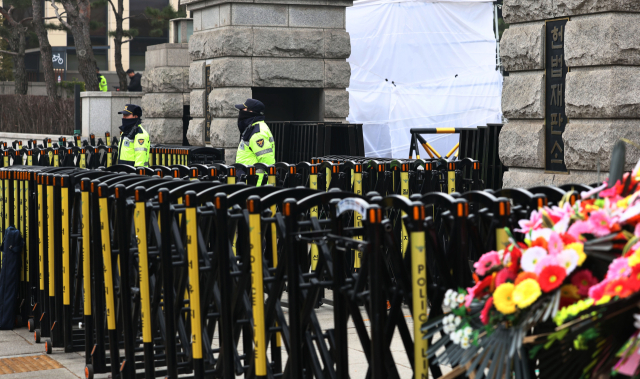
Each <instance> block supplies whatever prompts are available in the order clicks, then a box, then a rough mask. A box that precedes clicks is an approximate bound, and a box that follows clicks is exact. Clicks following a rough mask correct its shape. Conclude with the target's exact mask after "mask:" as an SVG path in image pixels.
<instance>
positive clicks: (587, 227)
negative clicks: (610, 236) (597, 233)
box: [567, 220, 593, 241]
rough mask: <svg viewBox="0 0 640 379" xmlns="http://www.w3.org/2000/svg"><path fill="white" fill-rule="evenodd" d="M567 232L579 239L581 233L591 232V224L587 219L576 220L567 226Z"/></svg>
mask: <svg viewBox="0 0 640 379" xmlns="http://www.w3.org/2000/svg"><path fill="white" fill-rule="evenodd" d="M567 233H568V234H569V235H570V236H572V237H573V238H575V239H577V240H578V241H579V240H580V235H581V234H588V233H593V224H591V223H590V222H589V221H582V220H578V221H576V222H574V223H573V225H571V226H570V227H569V230H568V231H567Z"/></svg>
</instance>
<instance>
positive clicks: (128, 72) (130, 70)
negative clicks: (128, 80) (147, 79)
mask: <svg viewBox="0 0 640 379" xmlns="http://www.w3.org/2000/svg"><path fill="white" fill-rule="evenodd" d="M134 72H135V71H133V69H128V70H127V74H133V73H134Z"/></svg>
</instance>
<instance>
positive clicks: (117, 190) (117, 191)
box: [116, 187, 120, 199]
mask: <svg viewBox="0 0 640 379" xmlns="http://www.w3.org/2000/svg"><path fill="white" fill-rule="evenodd" d="M119 198H120V188H118V187H116V199H119Z"/></svg>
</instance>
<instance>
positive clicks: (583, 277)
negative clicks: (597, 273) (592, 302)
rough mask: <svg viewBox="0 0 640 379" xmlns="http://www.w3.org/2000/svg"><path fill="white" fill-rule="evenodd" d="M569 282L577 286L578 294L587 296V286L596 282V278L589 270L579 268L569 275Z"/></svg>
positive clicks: (589, 286)
mask: <svg viewBox="0 0 640 379" xmlns="http://www.w3.org/2000/svg"><path fill="white" fill-rule="evenodd" d="M571 284H573V285H574V286H576V287H578V294H579V295H580V296H587V295H589V288H591V286H594V285H596V284H598V279H596V278H595V277H594V276H593V274H591V271H589V270H580V271H578V272H576V273H575V274H573V276H572V277H571Z"/></svg>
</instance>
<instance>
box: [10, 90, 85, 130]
mask: <svg viewBox="0 0 640 379" xmlns="http://www.w3.org/2000/svg"><path fill="white" fill-rule="evenodd" d="M73 130H74V100H73V99H64V98H58V99H56V100H53V101H52V100H50V99H49V98H48V97H46V96H31V95H0V132H11V133H31V134H48V135H50V136H51V137H56V136H59V135H72V134H73Z"/></svg>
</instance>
